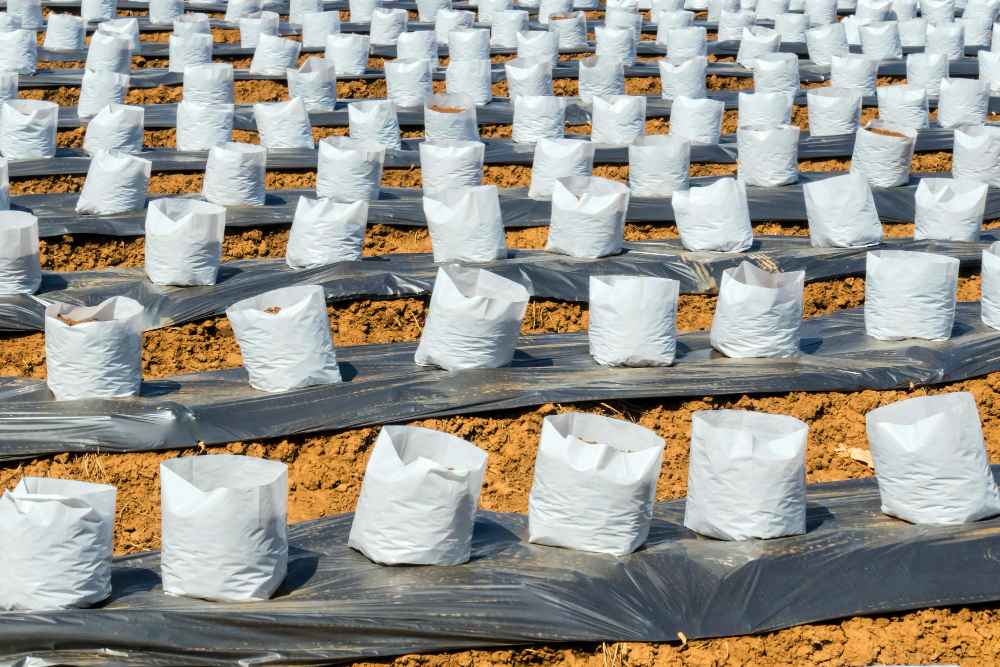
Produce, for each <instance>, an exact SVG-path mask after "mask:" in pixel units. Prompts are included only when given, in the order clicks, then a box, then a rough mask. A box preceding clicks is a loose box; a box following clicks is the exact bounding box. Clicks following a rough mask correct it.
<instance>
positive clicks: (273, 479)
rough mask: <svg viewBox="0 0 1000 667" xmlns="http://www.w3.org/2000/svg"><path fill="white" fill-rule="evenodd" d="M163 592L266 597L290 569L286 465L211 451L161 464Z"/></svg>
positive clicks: (227, 599) (207, 596) (232, 598)
mask: <svg viewBox="0 0 1000 667" xmlns="http://www.w3.org/2000/svg"><path fill="white" fill-rule="evenodd" d="M160 506H161V511H162V512H163V518H162V533H163V536H162V543H163V546H162V551H161V553H160V577H161V579H162V581H163V592H164V593H166V594H167V595H175V596H186V597H193V598H204V599H207V600H220V601H224V602H249V601H253V600H266V599H268V598H269V597H271V595H273V594H274V591H275V590H277V588H278V586H280V585H281V582H282V581H284V579H285V574H286V573H287V569H288V538H287V528H286V524H287V522H288V467H287V466H286V465H285V464H284V463H282V462H281V461H267V460H265V459H258V458H253V457H249V456H235V455H232V454H216V455H212V456H183V457H179V458H175V459H171V460H169V461H164V462H162V463H161V464H160Z"/></svg>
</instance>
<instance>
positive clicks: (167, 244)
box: [145, 197, 226, 285]
mask: <svg viewBox="0 0 1000 667" xmlns="http://www.w3.org/2000/svg"><path fill="white" fill-rule="evenodd" d="M225 231H226V209H225V208H224V207H222V206H219V205H217V204H210V203H209V202H205V201H199V200H197V199H187V198H180V197H178V198H171V197H165V198H163V199H155V200H153V201H151V202H150V203H149V207H148V208H147V209H146V243H145V257H146V262H145V267H146V276H147V277H148V278H149V280H150V282H152V283H154V284H157V285H214V284H215V281H216V278H217V276H218V273H219V264H220V263H221V262H222V237H223V235H224V234H225Z"/></svg>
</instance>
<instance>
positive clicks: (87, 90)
mask: <svg viewBox="0 0 1000 667" xmlns="http://www.w3.org/2000/svg"><path fill="white" fill-rule="evenodd" d="M128 84H129V76H128V75H127V74H119V73H118V72H111V71H108V70H92V69H86V70H84V71H83V78H82V79H81V81H80V99H79V101H78V102H77V110H76V113H77V117H79V118H80V119H81V120H89V119H91V118H93V117H94V116H96V115H97V112H99V111H100V110H101V109H103V108H104V107H106V106H108V105H109V104H121V103H122V102H123V101H124V100H125V95H126V94H127V93H128Z"/></svg>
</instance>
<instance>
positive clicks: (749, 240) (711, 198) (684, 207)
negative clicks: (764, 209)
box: [672, 178, 753, 252]
mask: <svg viewBox="0 0 1000 667" xmlns="http://www.w3.org/2000/svg"><path fill="white" fill-rule="evenodd" d="M672 203H673V207H674V218H675V219H676V222H677V231H678V233H679V234H680V237H681V243H682V244H683V245H684V247H685V248H686V249H688V250H693V251H699V250H713V251H718V252H743V251H744V250H748V249H749V248H750V246H752V245H753V227H752V226H751V224H750V209H749V206H748V204H747V191H746V185H744V184H743V182H741V181H738V180H737V179H735V178H720V179H719V180H717V181H715V182H714V183H711V184H710V185H705V186H702V187H698V188H691V189H684V190H676V191H674V195H673V201H672Z"/></svg>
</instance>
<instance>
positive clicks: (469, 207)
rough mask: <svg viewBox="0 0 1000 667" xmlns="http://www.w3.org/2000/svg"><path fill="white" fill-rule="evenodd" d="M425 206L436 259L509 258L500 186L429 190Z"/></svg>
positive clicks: (480, 259)
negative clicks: (498, 187)
mask: <svg viewBox="0 0 1000 667" xmlns="http://www.w3.org/2000/svg"><path fill="white" fill-rule="evenodd" d="M423 208H424V218H425V219H426V220H427V231H428V232H429V233H430V235H431V246H432V248H433V251H434V261H435V262H438V263H443V262H492V261H494V260H497V259H505V258H506V257H507V237H506V236H505V235H504V229H503V216H502V214H501V212H500V192H499V190H498V189H497V186H495V185H476V186H461V187H453V188H449V189H446V190H441V191H439V192H433V193H427V194H425V195H424V200H423Z"/></svg>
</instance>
